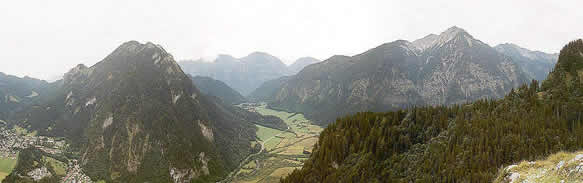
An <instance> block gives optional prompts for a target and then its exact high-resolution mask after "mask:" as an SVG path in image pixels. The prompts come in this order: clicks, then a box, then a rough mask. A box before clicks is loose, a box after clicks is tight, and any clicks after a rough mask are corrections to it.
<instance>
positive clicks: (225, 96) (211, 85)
mask: <svg viewBox="0 0 583 183" xmlns="http://www.w3.org/2000/svg"><path fill="white" fill-rule="evenodd" d="M191 79H192V82H193V83H194V85H195V86H196V87H197V88H198V89H199V90H200V92H202V93H203V94H205V95H212V96H216V97H218V98H220V99H221V100H223V101H225V102H226V103H228V104H240V103H243V102H245V101H247V99H245V97H243V96H242V95H241V94H240V93H239V92H237V91H235V90H234V89H233V88H231V87H229V86H228V85H227V84H225V83H223V82H221V81H219V80H215V79H213V78H210V77H205V76H195V77H191Z"/></svg>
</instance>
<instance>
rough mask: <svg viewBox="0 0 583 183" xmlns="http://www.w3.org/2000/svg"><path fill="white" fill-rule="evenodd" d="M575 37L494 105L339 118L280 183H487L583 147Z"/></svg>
mask: <svg viewBox="0 0 583 183" xmlns="http://www.w3.org/2000/svg"><path fill="white" fill-rule="evenodd" d="M582 97H583V40H577V41H573V42H571V43H569V44H568V45H566V46H565V47H564V48H563V49H562V50H561V53H560V55H559V61H558V63H557V65H556V66H555V69H554V70H553V71H551V73H550V74H549V77H548V78H547V79H546V80H545V81H543V82H542V83H539V82H537V81H536V80H533V81H532V82H531V83H530V84H528V85H523V86H521V87H519V88H516V89H513V90H511V92H510V93H509V94H508V95H507V96H506V97H505V98H503V99H501V100H490V99H483V100H479V101H477V102H473V103H468V104H462V105H453V106H448V107H444V106H437V107H416V108H411V109H407V110H400V111H394V112H385V113H372V112H363V113H358V114H356V115H352V116H347V117H343V118H339V119H337V120H336V122H335V123H332V124H330V125H329V126H328V127H327V128H326V129H325V130H324V131H323V132H322V134H321V135H320V139H319V141H318V143H317V144H316V146H315V147H314V150H313V154H312V156H311V157H310V159H309V160H307V161H306V163H305V165H304V167H303V168H302V169H301V170H295V171H294V172H293V173H292V174H290V175H289V176H288V177H287V178H285V179H282V181H281V182H285V183H287V182H290V183H291V182H490V181H492V180H493V179H494V178H495V176H496V174H497V172H498V170H499V169H500V168H501V167H503V166H505V165H509V164H512V163H515V162H518V161H521V160H535V159H540V158H543V157H545V156H546V155H549V154H551V153H555V152H558V151H575V150H581V149H583V120H582V119H581V117H582V116H581V114H582V113H583V98H582Z"/></svg>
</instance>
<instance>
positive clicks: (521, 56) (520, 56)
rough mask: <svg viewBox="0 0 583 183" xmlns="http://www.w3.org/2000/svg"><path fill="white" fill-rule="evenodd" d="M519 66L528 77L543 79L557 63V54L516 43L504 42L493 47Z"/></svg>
mask: <svg viewBox="0 0 583 183" xmlns="http://www.w3.org/2000/svg"><path fill="white" fill-rule="evenodd" d="M494 48H495V49H496V50H497V51H499V52H500V53H503V54H505V55H507V56H509V57H510V58H512V60H513V61H514V62H515V63H516V64H517V65H519V66H520V68H521V69H522V71H523V72H524V73H526V74H527V75H528V77H529V78H530V79H536V80H539V81H542V80H544V79H545V78H546V77H547V75H548V74H549V72H551V69H553V67H554V66H555V63H557V59H558V57H559V55H558V54H548V53H544V52H540V51H531V50H528V49H526V48H522V47H520V46H518V45H515V44H511V43H506V44H500V45H497V46H495V47H494Z"/></svg>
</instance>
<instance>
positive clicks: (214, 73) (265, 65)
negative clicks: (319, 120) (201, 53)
mask: <svg viewBox="0 0 583 183" xmlns="http://www.w3.org/2000/svg"><path fill="white" fill-rule="evenodd" d="M180 65H181V67H183V68H184V71H185V72H186V73H188V74H191V75H193V76H208V77H211V78H214V79H217V80H220V81H222V82H225V83H226V84H227V85H229V86H231V87H232V88H233V89H235V90H237V91H238V92H239V93H241V94H242V95H248V94H249V93H251V92H252V91H253V90H255V89H256V88H257V87H259V86H260V85H261V84H262V83H263V82H265V81H268V80H272V79H275V78H279V77H281V76H285V75H289V74H290V72H289V71H288V69H287V67H286V66H285V64H284V63H283V62H282V61H281V60H279V59H278V58H277V57H274V56H272V55H269V54H267V53H263V52H254V53H251V54H249V55H248V56H246V57H243V58H234V57H232V56H229V55H219V57H217V59H215V60H214V61H213V62H205V61H202V60H198V61H182V62H180Z"/></svg>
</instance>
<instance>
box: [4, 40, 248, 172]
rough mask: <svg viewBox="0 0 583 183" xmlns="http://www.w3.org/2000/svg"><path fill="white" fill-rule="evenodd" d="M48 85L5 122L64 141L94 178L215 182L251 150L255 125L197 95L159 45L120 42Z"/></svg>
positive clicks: (224, 107) (194, 88) (212, 99)
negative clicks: (47, 91)
mask: <svg viewBox="0 0 583 183" xmlns="http://www.w3.org/2000/svg"><path fill="white" fill-rule="evenodd" d="M54 85H56V86H57V87H56V88H55V91H54V93H52V94H51V95H47V96H45V97H43V100H42V102H39V103H37V104H35V105H33V106H31V107H28V108H27V109H26V110H24V111H23V112H19V113H17V114H16V115H14V116H11V117H10V118H11V119H10V121H9V122H10V123H11V124H15V125H19V126H23V127H28V128H29V130H30V131H37V132H38V134H39V135H45V136H57V137H65V138H66V139H67V141H68V142H69V143H70V144H71V147H70V151H71V154H70V158H77V159H79V162H80V165H81V167H82V168H83V169H84V172H86V174H87V175H88V176H90V177H91V178H92V179H93V180H105V181H107V182H145V181H151V182H191V181H203V182H214V181H217V180H219V179H220V178H221V177H223V176H225V175H226V174H227V173H228V172H229V171H230V170H231V169H233V168H235V167H236V166H237V165H238V163H239V161H241V160H242V159H243V158H244V157H245V156H247V155H248V154H250V153H251V152H252V149H251V148H252V147H251V144H250V141H251V140H254V139H255V130H256V129H255V127H254V125H252V123H251V122H249V121H246V120H242V119H241V117H239V116H238V114H239V113H240V112H237V111H235V110H234V108H233V107H232V106H230V105H225V104H222V103H221V102H220V101H218V100H216V99H215V98H213V97H207V96H205V95H203V94H202V93H201V92H200V91H199V90H198V89H197V88H196V86H195V85H193V83H192V81H191V80H190V78H189V77H188V76H187V75H186V74H185V73H184V72H183V71H182V69H181V68H180V67H179V66H178V64H177V63H176V62H175V61H174V59H173V57H172V55H170V54H169V53H168V52H166V51H165V50H164V49H163V48H162V47H161V46H159V45H155V44H152V43H146V44H142V43H139V42H136V41H130V42H126V43H124V44H122V45H121V46H119V47H118V48H117V49H115V50H114V51H113V52H112V53H111V54H109V55H108V56H107V57H105V58H104V59H103V60H102V61H100V62H98V63H96V64H95V65H93V66H91V67H86V66H84V65H78V66H77V67H75V68H73V69H71V70H70V71H69V72H68V73H66V74H65V76H64V79H63V80H61V81H58V82H56V83H55V84H54ZM13 173H14V172H13ZM19 176H20V175H19ZM17 177H18V176H17Z"/></svg>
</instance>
